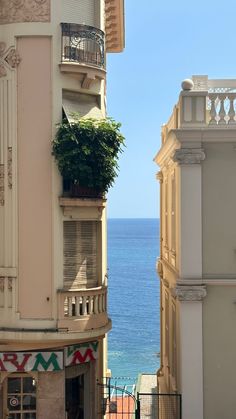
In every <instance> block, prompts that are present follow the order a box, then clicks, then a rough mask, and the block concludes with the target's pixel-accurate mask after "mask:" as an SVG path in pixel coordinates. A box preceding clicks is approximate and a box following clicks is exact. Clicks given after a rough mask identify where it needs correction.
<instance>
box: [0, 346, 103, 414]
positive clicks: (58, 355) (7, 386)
mask: <svg viewBox="0 0 236 419" xmlns="http://www.w3.org/2000/svg"><path fill="white" fill-rule="evenodd" d="M97 359H98V342H88V343H83V344H77V345H73V346H68V347H65V348H62V349H61V350H57V351H50V352H49V351H41V352H4V353H0V383H1V387H0V418H1V419H7V418H8V419H36V418H37V419H46V418H48V419H49V418H50V419H65V418H66V419H89V418H92V417H96V416H95V415H96V413H95V412H96V378H97V374H96V370H97Z"/></svg>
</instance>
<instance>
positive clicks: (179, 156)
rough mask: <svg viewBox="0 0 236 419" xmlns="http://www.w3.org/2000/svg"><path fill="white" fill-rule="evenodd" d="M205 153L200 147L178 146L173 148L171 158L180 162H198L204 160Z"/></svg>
mask: <svg viewBox="0 0 236 419" xmlns="http://www.w3.org/2000/svg"><path fill="white" fill-rule="evenodd" d="M205 157H206V155H205V153H204V150H203V149H202V148H180V149H178V150H175V152H174V154H173V155H172V160H173V161H174V162H176V163H178V164H180V165H182V164H200V163H201V162H202V161H203V160H205Z"/></svg>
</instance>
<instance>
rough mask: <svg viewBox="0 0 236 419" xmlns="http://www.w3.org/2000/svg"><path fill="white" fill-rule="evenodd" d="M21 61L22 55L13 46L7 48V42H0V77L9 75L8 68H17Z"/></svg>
mask: <svg viewBox="0 0 236 419" xmlns="http://www.w3.org/2000/svg"><path fill="white" fill-rule="evenodd" d="M20 61H21V59H20V56H19V54H18V53H17V51H16V49H15V48H14V47H13V46H11V47H9V48H7V46H6V43H5V42H0V77H4V76H6V75H7V68H10V69H11V70H13V69H14V68H16V67H17V66H18V65H19V63H20Z"/></svg>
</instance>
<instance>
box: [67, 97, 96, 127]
mask: <svg viewBox="0 0 236 419" xmlns="http://www.w3.org/2000/svg"><path fill="white" fill-rule="evenodd" d="M62 106H63V109H64V112H65V115H66V117H67V119H68V121H69V122H70V123H71V122H74V121H75V120H76V119H77V118H75V114H77V115H78V116H79V118H81V117H85V118H95V119H101V118H104V115H103V113H102V111H101V109H100V107H99V96H96V95H85V94H82V93H77V92H71V91H68V90H64V91H63V93H62Z"/></svg>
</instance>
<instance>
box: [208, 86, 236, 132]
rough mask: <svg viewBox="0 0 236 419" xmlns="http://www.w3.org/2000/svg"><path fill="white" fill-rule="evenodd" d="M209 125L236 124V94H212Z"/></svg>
mask: <svg viewBox="0 0 236 419" xmlns="http://www.w3.org/2000/svg"><path fill="white" fill-rule="evenodd" d="M209 100H210V121H209V125H213V126H214V125H232V124H236V119H235V117H236V113H235V105H236V93H210V94H209Z"/></svg>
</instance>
